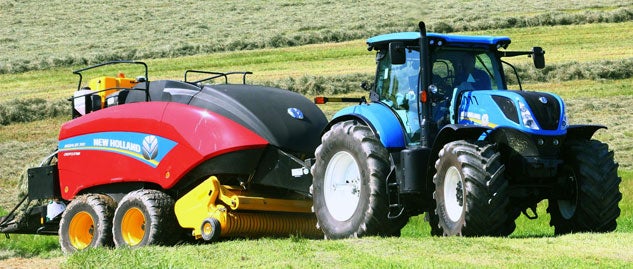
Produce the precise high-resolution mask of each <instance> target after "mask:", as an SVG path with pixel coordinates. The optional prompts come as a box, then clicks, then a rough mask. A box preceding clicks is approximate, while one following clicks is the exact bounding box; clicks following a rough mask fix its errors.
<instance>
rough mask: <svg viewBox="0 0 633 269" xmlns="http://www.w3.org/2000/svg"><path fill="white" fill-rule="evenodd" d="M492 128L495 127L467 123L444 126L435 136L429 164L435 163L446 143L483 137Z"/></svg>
mask: <svg viewBox="0 0 633 269" xmlns="http://www.w3.org/2000/svg"><path fill="white" fill-rule="evenodd" d="M491 130H493V129H492V128H490V127H488V126H479V125H467V124H448V125H446V126H444V127H442V130H440V132H439V133H438V134H437V136H436V137H435V141H434V143H433V148H432V149H431V158H429V165H432V164H433V163H435V159H436V158H437V154H438V153H439V152H440V149H442V147H444V145H446V143H449V142H451V141H455V140H460V139H472V140H476V139H478V138H479V137H481V135H482V134H484V133H485V132H488V131H491Z"/></svg>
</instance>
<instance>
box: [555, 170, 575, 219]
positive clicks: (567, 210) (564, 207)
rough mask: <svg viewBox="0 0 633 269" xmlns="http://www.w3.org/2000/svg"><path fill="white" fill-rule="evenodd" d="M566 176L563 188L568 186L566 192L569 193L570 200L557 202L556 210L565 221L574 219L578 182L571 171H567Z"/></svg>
mask: <svg viewBox="0 0 633 269" xmlns="http://www.w3.org/2000/svg"><path fill="white" fill-rule="evenodd" d="M567 170H568V171H567V173H568V176H567V178H566V179H565V184H564V185H565V186H568V191H569V192H570V198H569V199H568V200H562V199H561V200H557V201H556V202H557V203H558V210H559V211H560V215H561V217H563V218H564V219H566V220H569V219H571V218H572V217H574V214H575V213H576V206H577V203H578V181H577V179H576V174H575V173H574V171H573V170H572V169H567Z"/></svg>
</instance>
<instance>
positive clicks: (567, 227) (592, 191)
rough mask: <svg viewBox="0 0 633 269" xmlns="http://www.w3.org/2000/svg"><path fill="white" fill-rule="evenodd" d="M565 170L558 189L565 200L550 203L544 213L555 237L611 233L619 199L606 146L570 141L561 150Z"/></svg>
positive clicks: (620, 197)
mask: <svg viewBox="0 0 633 269" xmlns="http://www.w3.org/2000/svg"><path fill="white" fill-rule="evenodd" d="M564 158H565V166H564V168H565V169H564V170H563V171H564V173H565V174H564V176H563V177H562V178H561V179H562V180H563V181H562V182H561V184H560V186H563V188H564V190H561V192H563V191H564V192H565V193H567V197H568V198H559V199H549V207H548V208H547V211H548V212H549V213H550V215H551V220H550V225H551V226H554V230H555V233H556V234H567V233H574V232H610V231H613V230H615V228H616V226H617V223H616V219H617V218H618V216H620V208H619V206H618V203H619V202H620V200H621V199H622V193H621V192H620V190H619V185H620V182H621V181H622V179H621V178H620V177H618V174H617V170H618V164H617V163H616V162H615V161H614V158H613V151H609V147H608V146H607V144H604V143H601V142H599V141H596V140H571V141H568V142H567V146H566V147H565V150H564Z"/></svg>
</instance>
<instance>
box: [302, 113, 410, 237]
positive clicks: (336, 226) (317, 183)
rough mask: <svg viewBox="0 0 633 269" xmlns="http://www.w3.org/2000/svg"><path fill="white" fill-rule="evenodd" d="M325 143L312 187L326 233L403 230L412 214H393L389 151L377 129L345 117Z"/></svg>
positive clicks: (353, 234) (314, 169)
mask: <svg viewBox="0 0 633 269" xmlns="http://www.w3.org/2000/svg"><path fill="white" fill-rule="evenodd" d="M321 142H322V144H321V145H320V146H319V147H318V148H317V149H316V152H315V156H316V162H315V164H314V166H312V175H313V176H314V178H313V185H312V188H311V192H312V197H313V201H314V212H315V213H316V216H317V220H318V227H319V228H320V229H321V230H322V231H323V233H324V234H325V237H326V238H329V239H340V238H350V237H361V236H371V235H381V236H397V235H399V234H400V230H401V229H402V227H403V226H404V225H406V223H407V220H408V217H407V216H401V217H399V218H397V219H389V218H388V217H387V215H388V209H389V208H388V201H387V187H386V182H387V176H388V174H389V171H390V163H389V153H388V152H387V149H385V147H384V146H383V145H382V144H381V142H380V140H378V138H377V137H376V135H374V133H373V132H372V130H371V129H370V128H369V127H367V126H364V125H360V124H358V123H357V122H355V121H344V122H339V123H337V124H335V125H334V126H332V128H331V129H330V130H329V131H328V132H326V133H325V134H324V135H323V137H322V138H321Z"/></svg>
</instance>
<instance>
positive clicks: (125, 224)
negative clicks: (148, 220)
mask: <svg viewBox="0 0 633 269" xmlns="http://www.w3.org/2000/svg"><path fill="white" fill-rule="evenodd" d="M121 235H122V237H123V241H125V243H126V244H128V245H129V246H136V245H138V244H139V243H141V241H143V237H145V215H143V212H141V210H140V209H138V208H136V207H134V208H130V209H128V211H126V212H125V214H124V215H123V219H122V220H121Z"/></svg>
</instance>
